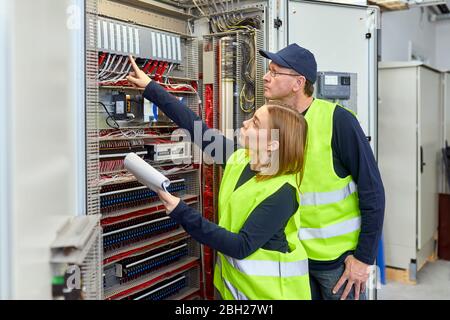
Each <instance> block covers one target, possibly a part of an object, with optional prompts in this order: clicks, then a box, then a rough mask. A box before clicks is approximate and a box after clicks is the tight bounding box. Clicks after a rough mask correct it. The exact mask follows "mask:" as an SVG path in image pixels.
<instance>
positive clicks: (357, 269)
mask: <svg viewBox="0 0 450 320" xmlns="http://www.w3.org/2000/svg"><path fill="white" fill-rule="evenodd" d="M369 272H370V270H369V265H368V264H365V263H364V262H361V261H359V260H358V259H356V258H355V257H354V256H353V255H350V256H348V257H347V258H346V259H345V270H344V273H343V274H342V276H341V278H340V279H339V281H338V282H337V283H336V286H335V287H334V289H333V294H336V293H337V292H338V291H339V289H340V288H341V287H342V286H343V285H344V283H345V282H346V281H347V286H346V287H345V289H344V292H343V293H342V296H341V300H345V299H347V296H348V294H349V293H350V290H351V289H352V287H353V286H354V287H355V300H359V293H360V292H364V291H365V290H366V281H367V279H368V278H369Z"/></svg>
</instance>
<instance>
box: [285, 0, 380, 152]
mask: <svg viewBox="0 0 450 320" xmlns="http://www.w3.org/2000/svg"><path fill="white" fill-rule="evenodd" d="M287 12H288V17H287V19H288V23H287V24H288V37H287V41H288V44H291V43H297V44H299V45H300V46H302V47H305V48H308V49H309V50H311V52H312V53H313V54H314V55H315V57H316V60H317V70H318V71H319V72H320V71H335V72H346V73H354V74H357V79H354V80H356V81H357V86H356V96H354V97H352V99H354V100H356V101H355V103H354V104H355V105H356V108H355V109H356V110H354V111H355V112H356V113H357V115H358V120H359V121H360V123H361V126H362V128H363V130H364V132H365V133H366V135H367V136H370V137H371V146H372V149H373V150H374V152H375V154H377V150H376V134H377V133H376V122H377V121H376V108H377V73H378V70H377V24H378V8H375V7H367V6H351V5H342V4H333V3H325V2H310V1H289V2H288V9H287ZM354 80H353V79H352V82H353V81H354ZM352 90H353V87H352Z"/></svg>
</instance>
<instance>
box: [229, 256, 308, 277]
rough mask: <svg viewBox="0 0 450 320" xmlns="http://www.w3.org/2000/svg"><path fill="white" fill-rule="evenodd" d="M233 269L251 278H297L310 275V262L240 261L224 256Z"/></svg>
mask: <svg viewBox="0 0 450 320" xmlns="http://www.w3.org/2000/svg"><path fill="white" fill-rule="evenodd" d="M223 257H224V258H225V259H227V261H228V263H229V264H230V265H231V266H233V268H235V269H237V270H239V271H240V272H242V273H244V274H246V275H249V276H267V277H296V276H304V275H306V274H308V260H306V259H305V260H299V261H293V262H279V261H270V260H239V259H233V258H231V257H229V256H225V255H223Z"/></svg>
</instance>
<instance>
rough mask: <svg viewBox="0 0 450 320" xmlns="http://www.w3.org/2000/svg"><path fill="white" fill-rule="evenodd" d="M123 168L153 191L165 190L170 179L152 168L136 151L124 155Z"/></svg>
mask: <svg viewBox="0 0 450 320" xmlns="http://www.w3.org/2000/svg"><path fill="white" fill-rule="evenodd" d="M124 165H125V169H127V170H128V171H130V172H131V173H132V174H133V175H134V176H135V177H136V179H137V180H138V181H139V182H140V183H142V184H143V185H145V186H147V187H149V188H150V189H152V190H153V191H157V189H160V190H161V189H162V190H164V191H166V192H168V191H167V188H168V187H169V185H170V180H169V179H167V177H165V176H164V175H163V174H162V173H161V172H159V171H158V170H156V169H155V168H153V167H152V166H151V165H149V164H148V163H147V162H145V161H144V160H143V159H141V157H139V156H138V155H137V154H136V153H134V152H131V153H129V154H128V155H127V156H126V157H125V161H124Z"/></svg>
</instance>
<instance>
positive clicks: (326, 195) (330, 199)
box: [300, 181, 357, 206]
mask: <svg viewBox="0 0 450 320" xmlns="http://www.w3.org/2000/svg"><path fill="white" fill-rule="evenodd" d="M356 189H357V187H356V184H355V183H354V182H353V181H350V183H349V184H348V185H346V186H345V187H344V188H342V189H341V190H336V191H331V192H305V193H303V194H302V195H301V197H300V203H301V205H302V206H318V205H323V204H329V203H334V202H339V201H342V200H344V199H345V198H347V197H348V196H349V195H351V194H352V193H354V192H356Z"/></svg>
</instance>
